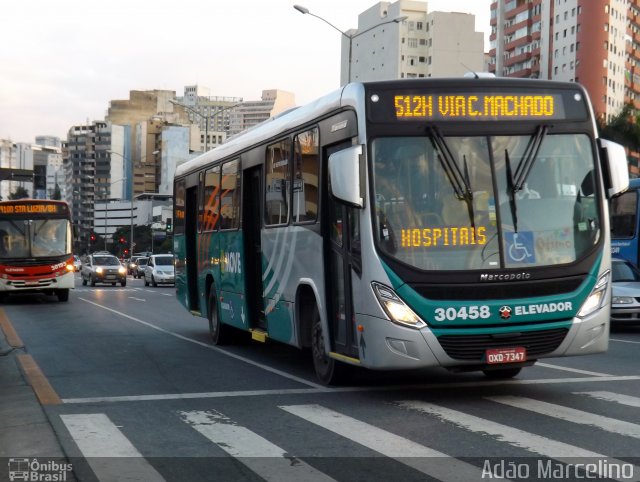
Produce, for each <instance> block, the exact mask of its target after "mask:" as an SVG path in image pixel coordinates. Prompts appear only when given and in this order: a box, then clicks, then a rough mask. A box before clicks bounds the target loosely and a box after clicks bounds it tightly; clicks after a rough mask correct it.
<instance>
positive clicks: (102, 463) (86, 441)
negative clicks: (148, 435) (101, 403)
mask: <svg viewBox="0 0 640 482" xmlns="http://www.w3.org/2000/svg"><path fill="white" fill-rule="evenodd" d="M60 418H61V419H62V421H63V422H64V424H65V426H66V427H67V430H69V433H70V434H71V437H72V438H73V440H74V442H75V443H76V445H77V446H78V448H79V449H80V451H81V452H82V455H83V456H84V457H86V460H87V463H88V464H89V466H90V467H91V469H92V470H93V472H94V474H95V475H96V478H97V479H98V480H100V481H103V482H107V481H109V482H111V481H117V480H127V481H131V482H133V481H140V482H146V481H158V482H161V481H164V478H163V477H162V476H161V475H160V474H159V473H158V472H157V471H156V469H154V468H153V466H151V464H149V462H147V460H146V459H144V458H143V456H142V454H140V452H138V451H137V450H136V448H135V447H134V446H133V445H132V444H131V442H129V440H128V439H127V438H126V437H125V436H124V435H123V434H122V432H120V430H118V428H117V427H116V426H115V425H114V424H113V422H111V420H109V417H107V416H106V415H105V414H103V413H92V414H75V415H61V416H60ZM115 457H117V459H116V460H113V458H115ZM110 459H111V460H110Z"/></svg>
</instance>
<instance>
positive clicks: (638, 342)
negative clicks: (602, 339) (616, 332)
mask: <svg viewBox="0 0 640 482" xmlns="http://www.w3.org/2000/svg"><path fill="white" fill-rule="evenodd" d="M609 341H617V342H618V343H633V344H634V345H640V341H633V340H620V339H619V338H609Z"/></svg>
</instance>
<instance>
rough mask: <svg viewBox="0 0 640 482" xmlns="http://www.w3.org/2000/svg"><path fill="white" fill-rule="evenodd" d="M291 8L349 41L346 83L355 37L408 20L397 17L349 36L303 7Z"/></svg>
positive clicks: (349, 80) (349, 75)
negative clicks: (324, 24)
mask: <svg viewBox="0 0 640 482" xmlns="http://www.w3.org/2000/svg"><path fill="white" fill-rule="evenodd" d="M293 8H295V9H296V10H297V11H298V12H300V13H301V14H303V15H311V16H312V17H316V18H317V19H319V20H322V21H323V22H324V23H326V24H327V25H329V26H330V27H331V28H333V29H335V30H337V31H338V32H340V34H342V35H343V36H344V37H346V38H347V40H349V63H348V65H347V83H349V82H351V53H352V51H353V39H354V38H356V37H359V36H360V35H362V34H365V33H367V32H369V31H370V30H373V29H374V28H377V27H380V26H381V25H386V24H388V23H401V22H404V21H405V20H406V19H407V18H409V17H407V16H403V17H397V18H394V19H392V20H387V21H385V22H381V23H377V24H375V25H373V26H372V27H369V28H368V29H366V30H363V31H362V32H357V33H355V34H353V35H349V34H348V33H346V32H343V31H342V30H340V29H339V28H338V27H336V26H335V25H333V24H332V23H331V22H329V21H328V20H326V19H324V18H322V17H320V16H319V15H316V14H314V13H311V12H310V11H309V9H308V8H306V7H303V6H302V5H294V6H293Z"/></svg>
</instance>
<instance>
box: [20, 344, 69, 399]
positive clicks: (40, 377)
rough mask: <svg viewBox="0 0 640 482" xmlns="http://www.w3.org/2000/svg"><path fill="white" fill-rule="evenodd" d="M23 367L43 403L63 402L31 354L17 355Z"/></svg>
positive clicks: (30, 383)
mask: <svg viewBox="0 0 640 482" xmlns="http://www.w3.org/2000/svg"><path fill="white" fill-rule="evenodd" d="M16 358H17V359H18V363H20V366H21V367H22V370H23V372H24V375H25V377H26V379H27V381H28V382H29V385H31V388H33V391H34V392H35V394H36V397H38V400H40V403H41V404H42V405H59V404H61V403H62V400H60V397H59V396H58V394H57V393H56V391H55V390H54V389H53V387H52V386H51V384H50V383H49V380H47V377H46V376H45V375H44V373H42V370H40V367H39V366H38V364H37V363H36V361H35V360H34V359H33V357H32V356H31V355H27V354H24V353H22V354H20V355H18V356H17V357H16Z"/></svg>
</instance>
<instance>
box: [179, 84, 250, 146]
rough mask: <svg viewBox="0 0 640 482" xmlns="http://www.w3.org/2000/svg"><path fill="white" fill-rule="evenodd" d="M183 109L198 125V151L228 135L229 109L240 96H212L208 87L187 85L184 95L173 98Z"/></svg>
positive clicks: (191, 120)
mask: <svg viewBox="0 0 640 482" xmlns="http://www.w3.org/2000/svg"><path fill="white" fill-rule="evenodd" d="M175 100H176V102H177V103H179V104H181V105H182V106H183V108H184V109H185V114H186V116H187V117H188V119H189V122H190V123H191V124H196V125H198V126H199V127H200V149H199V150H200V151H201V152H204V151H207V150H209V149H213V148H214V147H217V146H219V145H221V144H223V143H224V142H225V141H226V140H227V137H228V135H229V128H230V110H231V109H233V107H235V106H236V105H238V104H240V103H241V102H242V97H225V96H213V95H211V91H210V90H209V88H208V87H204V86H201V85H197V84H196V85H187V86H185V88H184V96H183V97H178V98H176V99H175Z"/></svg>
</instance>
